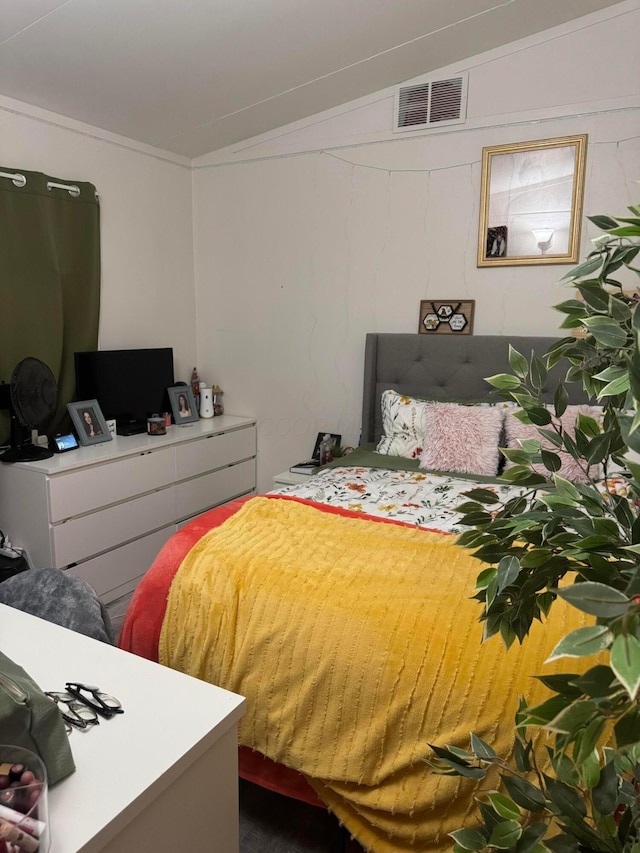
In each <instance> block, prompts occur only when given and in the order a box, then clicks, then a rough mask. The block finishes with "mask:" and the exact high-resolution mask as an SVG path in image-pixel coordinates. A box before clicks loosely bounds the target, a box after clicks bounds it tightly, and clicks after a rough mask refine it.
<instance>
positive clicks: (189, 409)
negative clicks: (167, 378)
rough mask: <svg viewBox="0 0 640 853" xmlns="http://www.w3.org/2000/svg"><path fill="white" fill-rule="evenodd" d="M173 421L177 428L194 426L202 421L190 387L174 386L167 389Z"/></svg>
mask: <svg viewBox="0 0 640 853" xmlns="http://www.w3.org/2000/svg"><path fill="white" fill-rule="evenodd" d="M167 393H168V394H169V402H170V403H171V411H172V412H173V420H174V423H175V424H176V425H177V426H182V425H183V424H192V423H195V422H196V421H198V420H200V415H199V414H198V409H197V407H196V401H195V397H194V396H193V391H192V390H191V388H190V387H189V386H188V385H174V386H173V387H172V388H167Z"/></svg>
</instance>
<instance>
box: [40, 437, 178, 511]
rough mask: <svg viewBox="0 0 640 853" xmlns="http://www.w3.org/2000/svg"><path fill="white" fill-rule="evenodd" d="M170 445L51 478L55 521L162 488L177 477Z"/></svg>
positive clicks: (50, 487) (50, 508)
mask: <svg viewBox="0 0 640 853" xmlns="http://www.w3.org/2000/svg"><path fill="white" fill-rule="evenodd" d="M174 472H175V468H174V455H173V450H172V449H171V448H169V447H167V448H161V449H159V450H154V451H151V452H149V453H141V454H140V455H138V456H128V457H126V458H124V459H119V460H117V461H115V462H109V463H106V464H104V465H95V466H93V467H90V468H82V469H77V470H74V469H72V470H70V471H68V472H66V473H64V474H60V475H56V476H54V477H50V478H49V513H50V520H51V521H52V522H53V523H55V522H57V521H63V520H64V519H65V518H72V517H73V516H75V515H82V514H83V513H86V512H91V511H92V510H95V509H99V508H100V507H103V506H108V505H109V504H115V503H118V502H119V501H125V500H127V499H128V498H131V497H135V496H136V495H142V494H144V493H145V492H151V491H153V490H154V489H159V488H162V486H166V485H168V484H169V483H172V482H173V480H174V477H175V475H174Z"/></svg>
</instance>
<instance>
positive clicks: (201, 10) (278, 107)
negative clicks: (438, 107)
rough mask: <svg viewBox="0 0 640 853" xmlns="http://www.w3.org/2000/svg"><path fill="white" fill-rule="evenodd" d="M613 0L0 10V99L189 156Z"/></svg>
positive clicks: (11, 1) (256, 0)
mask: <svg viewBox="0 0 640 853" xmlns="http://www.w3.org/2000/svg"><path fill="white" fill-rule="evenodd" d="M616 2H618V0H0V95H5V96H7V97H10V98H14V99H16V100H19V101H24V102H26V103H28V104H32V105H35V106H38V107H41V108H44V109H47V110H52V111H53V112H56V113H59V114H62V115H65V116H68V117H70V118H74V119H77V120H79V121H83V122H87V123H88V124H92V125H95V126H97V127H100V128H103V129H105V130H108V131H111V132H114V133H119V134H123V135H124V136H127V137H129V138H131V139H136V140H139V141H140V142H145V143H148V144H150V145H155V146H158V147H159V148H162V149H165V150H167V151H172V152H174V153H176V154H180V155H183V156H186V157H189V158H191V157H197V156H199V155H201V154H206V153H208V152H210V151H214V150H216V149H219V148H223V147H225V146H227V145H231V144H233V143H235V142H239V141H241V140H243V139H248V138H250V137H252V136H256V135H258V134H260V133H264V132H266V131H269V130H272V129H274V128H276V127H279V126H281V125H284V124H288V123H289V122H293V121H297V120H299V119H302V118H304V117H306V116H308V115H313V114H314V113H317V112H320V111H322V110H326V109H330V108H331V107H335V106H338V105H340V104H343V103H346V102H348V101H351V100H353V99H355V98H359V97H362V96H364V95H368V94H371V93H372V92H376V91H378V90H380V89H385V88H387V87H389V86H393V85H395V84H396V83H402V82H404V81H406V80H411V79H412V78H414V77H418V76H420V75H424V74H427V73H429V72H430V71H433V70H436V69H438V68H443V67H445V66H447V65H451V64H453V63H456V62H458V61H459V60H463V59H465V58H467V57H470V56H474V55H475V54H477V53H481V52H483V51H485V50H489V49H491V48H494V47H498V46H500V45H502V44H505V43H508V42H510V41H515V40H516V39H519V38H523V37H526V36H529V35H533V34H535V33H537V32H540V31H542V30H545V29H548V28H550V27H552V26H555V25H557V24H562V23H565V22H566V21H569V20H571V19H574V18H577V17H580V16H582V15H586V14H588V13H590V12H594V11H596V10H599V9H603V8H605V7H607V6H612V5H614V4H615V3H616Z"/></svg>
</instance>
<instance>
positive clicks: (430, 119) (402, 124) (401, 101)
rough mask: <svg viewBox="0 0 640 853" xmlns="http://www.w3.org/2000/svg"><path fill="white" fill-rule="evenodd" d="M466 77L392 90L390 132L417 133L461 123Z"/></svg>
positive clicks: (460, 75)
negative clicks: (394, 93) (393, 99)
mask: <svg viewBox="0 0 640 853" xmlns="http://www.w3.org/2000/svg"><path fill="white" fill-rule="evenodd" d="M467 82H468V74H466V73H464V74H457V75H456V76H455V77H450V78H449V79H447V80H426V81H424V82H423V83H414V84H411V85H407V84H401V85H400V86H397V87H396V97H395V107H394V122H393V129H394V131H396V132H400V131H404V130H421V129H423V128H425V127H441V126H442V125H448V124H462V122H464V120H465V119H466V115H467Z"/></svg>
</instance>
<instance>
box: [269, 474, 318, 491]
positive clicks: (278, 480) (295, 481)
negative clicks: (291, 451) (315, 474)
mask: <svg viewBox="0 0 640 853" xmlns="http://www.w3.org/2000/svg"><path fill="white" fill-rule="evenodd" d="M311 476H312V475H311V474H292V473H291V471H281V472H280V473H279V474H275V475H274V477H273V488H274V489H280V488H282V486H297V485H299V484H300V483H306V482H307V480H308V479H309V477H311Z"/></svg>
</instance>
